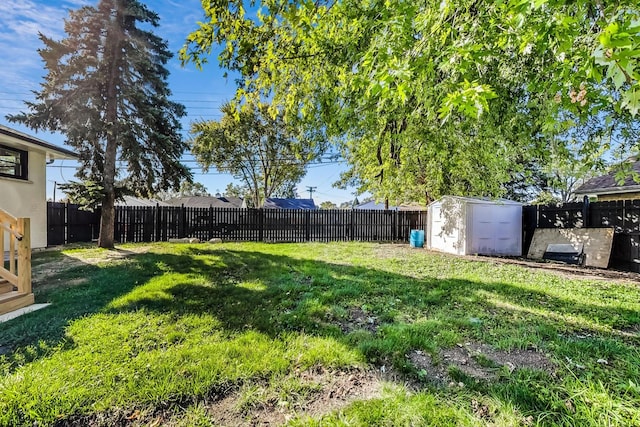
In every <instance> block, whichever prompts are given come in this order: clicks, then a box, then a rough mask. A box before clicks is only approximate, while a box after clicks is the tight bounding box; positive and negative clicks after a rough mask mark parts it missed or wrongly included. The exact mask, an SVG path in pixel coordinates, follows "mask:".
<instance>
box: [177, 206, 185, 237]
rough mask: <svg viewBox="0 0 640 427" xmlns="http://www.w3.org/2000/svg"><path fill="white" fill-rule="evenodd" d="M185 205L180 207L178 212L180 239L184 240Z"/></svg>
mask: <svg viewBox="0 0 640 427" xmlns="http://www.w3.org/2000/svg"><path fill="white" fill-rule="evenodd" d="M184 217H185V210H184V203H183V204H182V205H180V211H179V212H178V239H182V238H184V220H185V218H184Z"/></svg>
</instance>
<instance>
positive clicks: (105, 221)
mask: <svg viewBox="0 0 640 427" xmlns="http://www.w3.org/2000/svg"><path fill="white" fill-rule="evenodd" d="M115 7H116V15H115V19H114V21H113V22H112V23H111V27H110V31H108V33H107V39H110V40H111V47H110V52H109V56H108V57H107V60H108V61H111V62H110V63H109V75H108V80H107V88H106V89H107V91H106V92H107V103H106V109H105V110H106V111H105V121H106V123H107V136H106V140H107V141H106V142H107V145H106V147H105V150H104V172H103V177H102V180H103V181H102V184H103V187H104V193H105V195H104V199H103V202H102V215H101V217H100V237H99V238H98V246H99V247H101V248H108V249H111V248H113V243H114V242H113V241H114V231H115V216H116V215H115V198H116V197H115V178H116V156H117V154H118V135H117V132H118V81H119V77H120V75H119V69H120V62H121V58H122V48H121V46H120V45H121V40H122V33H121V28H120V25H121V23H122V13H121V10H120V3H119V2H115Z"/></svg>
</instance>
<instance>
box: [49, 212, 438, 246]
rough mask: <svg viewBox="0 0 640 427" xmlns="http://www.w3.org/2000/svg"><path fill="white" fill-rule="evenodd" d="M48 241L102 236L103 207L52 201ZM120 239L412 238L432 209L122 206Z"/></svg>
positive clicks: (117, 230)
mask: <svg viewBox="0 0 640 427" xmlns="http://www.w3.org/2000/svg"><path fill="white" fill-rule="evenodd" d="M47 217H48V230H49V233H48V245H50V246H51V245H60V244H65V243H73V242H89V241H92V240H95V239H97V237H98V231H99V222H100V212H99V211H98V212H86V211H82V210H79V209H78V206H77V205H72V204H64V203H52V202H49V204H48V215H47ZM115 218H116V219H115V240H116V241H117V242H121V243H125V242H161V241H167V240H169V239H172V238H185V237H194V238H198V239H200V240H210V239H214V238H220V239H223V240H227V241H258V242H309V241H319V242H330V241H348V240H358V241H403V242H404V241H408V240H409V234H410V232H411V230H412V229H422V230H424V229H425V228H426V226H427V213H426V211H365V210H340V209H334V210H294V209H282V210H280V209H228V208H189V207H166V206H155V207H128V206H117V207H116V217H115Z"/></svg>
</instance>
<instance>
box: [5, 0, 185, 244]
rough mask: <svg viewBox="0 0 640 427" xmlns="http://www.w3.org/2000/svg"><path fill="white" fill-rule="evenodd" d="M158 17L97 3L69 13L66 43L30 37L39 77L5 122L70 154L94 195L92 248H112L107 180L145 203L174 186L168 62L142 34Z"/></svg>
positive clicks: (174, 120) (175, 147)
mask: <svg viewBox="0 0 640 427" xmlns="http://www.w3.org/2000/svg"><path fill="white" fill-rule="evenodd" d="M158 21H159V17H158V15H157V14H156V13H154V12H152V11H151V10H149V9H148V8H147V7H146V6H144V5H143V4H141V3H140V2H138V1H137V0H100V2H99V3H98V5H97V6H95V7H93V6H85V7H82V8H80V9H78V10H76V11H71V12H70V13H69V18H68V19H67V20H66V21H65V33H66V37H65V38H63V39H62V40H60V41H56V40H53V39H51V38H49V37H46V36H45V35H43V34H40V39H41V40H42V42H43V43H44V48H42V49H40V50H39V54H40V56H41V57H42V60H43V61H44V64H45V68H46V70H47V72H48V73H47V75H46V76H45V78H44V82H43V83H42V84H41V88H40V90H39V91H36V92H34V93H35V95H36V100H35V101H34V102H26V105H27V108H28V111H27V112H22V113H20V114H17V115H13V116H8V117H7V119H8V120H10V121H12V122H20V123H24V124H25V125H27V126H29V127H30V128H32V129H34V130H40V129H45V130H50V131H54V132H61V133H63V134H64V135H65V136H66V142H67V143H68V144H69V145H71V146H72V147H74V148H75V149H76V150H77V151H78V153H79V155H80V168H79V170H78V172H77V174H76V176H77V177H78V178H80V179H81V180H84V181H92V182H95V183H96V184H97V185H99V186H100V187H101V188H102V217H101V222H100V238H99V240H98V245H99V246H100V247H106V248H109V247H113V235H114V217H115V208H114V200H115V194H116V180H117V179H119V178H124V179H125V181H124V182H126V185H127V187H128V188H129V189H130V190H132V191H134V192H135V193H137V194H140V195H145V196H148V195H150V194H154V193H156V192H158V191H161V190H166V189H167V188H170V187H176V186H178V185H179V184H180V182H181V181H182V180H183V179H184V178H187V179H191V175H190V172H189V170H188V168H186V167H185V166H184V165H182V164H181V163H180V162H179V159H180V157H181V156H182V153H183V152H184V150H185V148H186V144H185V143H184V142H183V141H182V139H181V137H180V134H179V131H180V123H179V121H178V119H179V117H182V116H184V114H185V113H184V106H182V105H180V104H177V103H175V102H172V101H170V100H169V99H168V97H169V96H170V95H171V92H170V90H169V89H168V86H167V81H166V80H167V77H168V75H169V71H168V70H167V69H166V64H167V61H168V60H169V59H170V58H171V57H172V54H171V53H170V52H169V50H168V46H167V43H166V42H165V41H164V40H162V39H161V38H159V37H158V36H156V35H155V34H154V33H153V32H152V31H151V30H150V29H143V28H141V27H139V26H147V27H149V26H150V27H152V28H155V27H157V26H158Z"/></svg>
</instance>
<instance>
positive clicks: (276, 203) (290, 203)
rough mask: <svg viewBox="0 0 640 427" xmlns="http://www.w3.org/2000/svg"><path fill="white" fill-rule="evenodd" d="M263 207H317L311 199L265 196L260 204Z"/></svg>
mask: <svg viewBox="0 0 640 427" xmlns="http://www.w3.org/2000/svg"><path fill="white" fill-rule="evenodd" d="M262 207H263V208H264V209H312V210H315V209H318V207H317V206H316V204H315V203H314V202H313V199H277V198H274V197H269V198H267V199H266V200H265V201H264V203H263V204H262Z"/></svg>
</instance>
